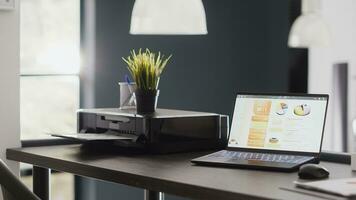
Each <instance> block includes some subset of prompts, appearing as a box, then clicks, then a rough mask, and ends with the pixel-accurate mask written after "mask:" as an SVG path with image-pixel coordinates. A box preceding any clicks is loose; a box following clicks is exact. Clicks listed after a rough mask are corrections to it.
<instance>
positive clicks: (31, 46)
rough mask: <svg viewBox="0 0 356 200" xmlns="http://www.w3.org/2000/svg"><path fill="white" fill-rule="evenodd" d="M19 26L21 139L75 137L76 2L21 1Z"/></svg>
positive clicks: (77, 104) (77, 65) (61, 0)
mask: <svg viewBox="0 0 356 200" xmlns="http://www.w3.org/2000/svg"><path fill="white" fill-rule="evenodd" d="M20 21H21V22H20V27H21V31H20V39H21V42H20V49H21V50H20V60H21V67H20V72H21V89H20V91H21V101H20V102H21V103H20V112H21V138H22V139H23V140H28V139H42V138H48V137H49V136H48V134H47V133H51V132H75V131H76V110H77V109H78V108H79V94H80V93H79V69H80V0H22V1H21V18H20Z"/></svg>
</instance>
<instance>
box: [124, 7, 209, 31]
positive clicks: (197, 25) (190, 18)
mask: <svg viewBox="0 0 356 200" xmlns="http://www.w3.org/2000/svg"><path fill="white" fill-rule="evenodd" d="M130 33H131V34H134V35H136V34H144V35H204V34H207V33H208V31H207V26H206V16H205V9H204V5H203V2H202V0H136V1H135V4H134V8H133V11H132V16H131V27H130Z"/></svg>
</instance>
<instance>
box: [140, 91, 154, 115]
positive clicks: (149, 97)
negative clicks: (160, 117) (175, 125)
mask: <svg viewBox="0 0 356 200" xmlns="http://www.w3.org/2000/svg"><path fill="white" fill-rule="evenodd" d="M158 96H159V90H142V89H136V90H135V97H136V108H137V113H139V114H151V113H154V112H155V111H156V106H157V100H158Z"/></svg>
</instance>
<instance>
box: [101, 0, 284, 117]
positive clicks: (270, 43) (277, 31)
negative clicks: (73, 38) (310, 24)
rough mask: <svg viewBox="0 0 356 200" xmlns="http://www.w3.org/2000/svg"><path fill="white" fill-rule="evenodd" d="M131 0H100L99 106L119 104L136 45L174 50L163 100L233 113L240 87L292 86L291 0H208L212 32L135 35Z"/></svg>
mask: <svg viewBox="0 0 356 200" xmlns="http://www.w3.org/2000/svg"><path fill="white" fill-rule="evenodd" d="M133 2H134V1H133V0H100V1H97V9H96V12H97V18H96V19H97V22H96V23H97V31H96V35H97V37H96V38H97V40H96V51H97V56H96V68H95V74H96V75H95V78H96V88H95V89H96V97H95V102H96V103H95V106H97V107H112V106H118V99H119V92H118V85H117V82H118V81H122V80H123V77H124V74H126V73H127V71H126V68H125V65H124V63H123V62H122V60H121V57H123V56H127V55H128V54H129V51H130V50H131V49H133V48H135V49H138V48H146V47H147V48H150V49H152V50H155V51H158V50H159V51H162V52H164V53H166V54H173V58H172V62H171V63H170V64H169V65H168V67H167V68H166V71H165V73H164V74H163V76H162V78H161V84H160V90H161V95H160V97H159V107H166V108H179V109H193V110H202V111H211V112H219V113H224V114H231V113H232V108H233V104H234V99H235V95H236V93H237V92H238V91H264V92H286V91H287V90H288V84H289V83H288V72H289V68H288V65H289V63H288V59H289V58H288V48H287V36H288V32H289V26H290V25H289V24H290V23H289V18H288V15H289V7H288V6H289V4H288V3H289V1H286V0H273V1H261V0H204V5H205V8H206V13H207V21H208V31H209V34H208V35H206V36H135V35H129V34H128V32H129V31H128V30H129V24H130V23H129V22H130V17H131V10H132V6H133Z"/></svg>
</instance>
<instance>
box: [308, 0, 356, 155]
mask: <svg viewBox="0 0 356 200" xmlns="http://www.w3.org/2000/svg"><path fill="white" fill-rule="evenodd" d="M322 14H323V17H324V19H325V20H326V22H327V23H328V25H329V27H330V32H331V46H330V47H327V48H311V49H309V77H308V85H309V88H308V89H309V92H310V93H328V94H330V95H331V98H330V104H329V110H328V117H327V124H326V127H325V137H324V144H323V149H327V150H335V151H341V150H342V149H341V129H340V128H341V127H340V121H339V122H338V121H337V119H336V118H335V116H336V115H337V114H340V113H336V111H335V108H334V105H335V102H334V101H333V100H334V99H333V94H334V91H333V78H332V75H333V74H332V73H333V64H334V63H336V62H343V61H345V62H348V63H349V78H348V79H349V85H354V86H353V88H351V87H349V90H348V92H349V97H348V99H349V100H348V101H349V108H352V110H349V119H350V120H349V121H348V129H349V136H350V137H351V136H352V131H351V129H352V125H351V121H352V119H353V118H356V81H355V80H354V79H355V77H356V1H355V0H342V1H337V0H322ZM351 145H352V143H350V144H349V146H350V148H352V146H351Z"/></svg>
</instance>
